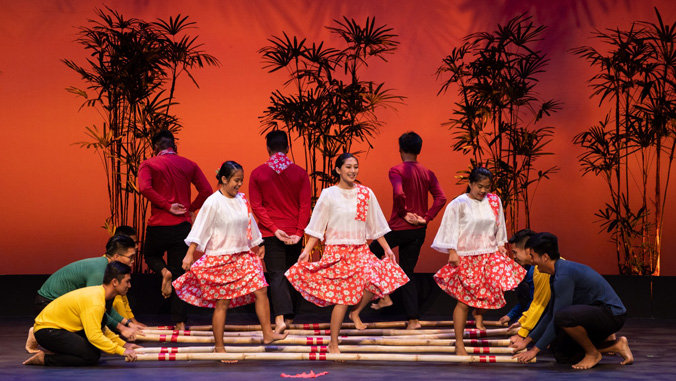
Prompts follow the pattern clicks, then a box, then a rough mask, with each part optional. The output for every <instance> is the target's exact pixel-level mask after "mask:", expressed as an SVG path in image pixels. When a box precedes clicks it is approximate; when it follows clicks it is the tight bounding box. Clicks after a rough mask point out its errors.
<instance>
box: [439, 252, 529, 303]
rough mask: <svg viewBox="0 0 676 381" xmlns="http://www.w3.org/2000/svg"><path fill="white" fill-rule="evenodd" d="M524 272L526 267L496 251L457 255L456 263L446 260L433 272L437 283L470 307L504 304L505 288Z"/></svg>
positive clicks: (514, 286) (509, 286) (513, 283)
mask: <svg viewBox="0 0 676 381" xmlns="http://www.w3.org/2000/svg"><path fill="white" fill-rule="evenodd" d="M524 276H526V270H525V269H524V268H523V267H521V266H520V265H519V264H517V263H516V262H514V261H513V260H512V259H511V258H509V257H507V256H505V255H502V254H500V252H495V253H490V254H481V255H469V256H461V257H460V264H458V265H457V266H452V265H451V264H450V263H449V264H446V265H445V266H444V267H442V268H441V269H439V271H437V273H436V274H434V280H435V281H436V282H437V284H438V285H439V287H441V289H442V290H444V291H445V292H446V293H447V294H449V295H451V296H452V297H454V298H455V299H456V300H458V301H460V302H463V303H465V304H467V305H468V306H470V307H476V308H486V309H498V308H501V307H503V306H504V305H505V291H507V290H512V289H514V288H516V286H518V285H519V282H521V280H522V279H523V277H524Z"/></svg>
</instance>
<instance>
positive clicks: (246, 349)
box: [139, 345, 516, 354]
mask: <svg viewBox="0 0 676 381" xmlns="http://www.w3.org/2000/svg"><path fill="white" fill-rule="evenodd" d="M339 349H340V351H341V352H346V353H355V352H375V353H377V352H383V353H391V352H396V353H455V347H452V346H394V345H340V346H339ZM465 349H466V350H467V352H468V353H472V354H514V353H516V351H515V350H514V348H509V347H465ZM213 350H214V347H212V346H199V347H145V348H143V349H142V350H141V349H140V350H139V352H142V353H145V354H149V353H211V352H213ZM225 351H226V352H233V353H259V352H289V353H313V352H314V353H327V352H328V347H327V346H325V345H312V346H300V345H296V346H282V345H266V346H226V347H225Z"/></svg>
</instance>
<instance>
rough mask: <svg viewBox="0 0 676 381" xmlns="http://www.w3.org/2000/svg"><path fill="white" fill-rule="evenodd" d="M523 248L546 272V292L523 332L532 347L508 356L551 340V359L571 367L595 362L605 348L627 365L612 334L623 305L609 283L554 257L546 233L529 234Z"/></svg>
mask: <svg viewBox="0 0 676 381" xmlns="http://www.w3.org/2000/svg"><path fill="white" fill-rule="evenodd" d="M526 249H529V250H530V253H531V256H532V258H533V264H534V265H536V266H537V267H538V270H539V271H541V272H543V273H547V274H551V278H550V286H551V291H552V296H551V299H550V301H549V306H548V307H547V312H546V313H545V315H544V316H543V317H542V319H541V320H540V323H539V324H538V325H537V327H535V329H534V330H533V331H532V332H531V333H530V335H529V336H528V339H530V340H529V341H535V346H534V347H533V348H531V349H530V350H528V351H526V352H522V353H519V354H517V355H515V356H514V357H515V358H517V359H519V361H521V362H527V361H529V360H531V359H532V358H533V357H535V355H536V354H537V353H538V352H540V351H541V350H542V349H545V348H547V346H549V345H550V344H551V348H552V351H553V352H554V357H555V358H556V360H557V362H565V363H571V362H572V363H575V365H573V368H576V369H589V368H591V367H593V366H595V365H596V364H598V363H599V361H601V358H602V355H601V354H602V353H608V352H614V353H618V354H620V355H621V356H622V357H623V359H624V360H623V361H622V362H621V364H623V365H629V364H632V363H633V362H634V357H633V355H632V354H631V350H630V349H629V345H628V343H627V338H626V337H620V338H619V339H615V332H617V331H619V330H620V328H622V326H623V325H624V321H625V320H626V309H625V307H624V305H623V304H622V301H620V298H619V297H618V296H617V294H616V293H615V291H614V290H613V289H612V287H610V284H608V282H607V281H606V280H605V279H604V278H603V277H602V276H601V275H600V274H599V273H597V272H596V271H594V270H592V269H591V268H590V267H589V266H586V265H583V264H581V263H576V262H572V261H562V260H559V258H560V257H559V245H558V240H557V238H556V236H555V235H553V234H551V233H538V234H535V235H534V236H532V237H531V238H530V239H529V240H528V242H526Z"/></svg>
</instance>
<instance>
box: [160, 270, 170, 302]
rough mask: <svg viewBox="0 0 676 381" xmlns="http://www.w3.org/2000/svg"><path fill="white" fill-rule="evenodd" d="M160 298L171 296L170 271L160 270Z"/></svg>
mask: <svg viewBox="0 0 676 381" xmlns="http://www.w3.org/2000/svg"><path fill="white" fill-rule="evenodd" d="M162 296H164V298H165V299H167V298H168V297H170V296H171V271H169V270H167V269H164V270H162Z"/></svg>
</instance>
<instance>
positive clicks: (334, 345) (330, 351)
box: [329, 343, 345, 362]
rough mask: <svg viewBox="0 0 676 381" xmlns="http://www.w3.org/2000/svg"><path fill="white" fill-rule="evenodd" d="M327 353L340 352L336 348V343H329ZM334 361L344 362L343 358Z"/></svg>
mask: <svg viewBox="0 0 676 381" xmlns="http://www.w3.org/2000/svg"><path fill="white" fill-rule="evenodd" d="M329 353H340V349H338V344H332V343H329ZM335 361H336V362H345V361H343V360H335Z"/></svg>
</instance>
